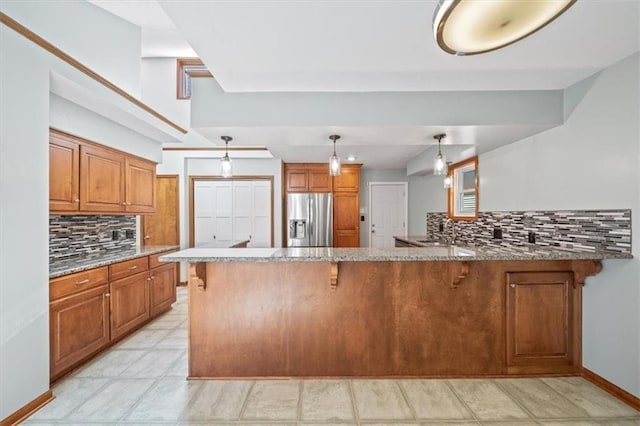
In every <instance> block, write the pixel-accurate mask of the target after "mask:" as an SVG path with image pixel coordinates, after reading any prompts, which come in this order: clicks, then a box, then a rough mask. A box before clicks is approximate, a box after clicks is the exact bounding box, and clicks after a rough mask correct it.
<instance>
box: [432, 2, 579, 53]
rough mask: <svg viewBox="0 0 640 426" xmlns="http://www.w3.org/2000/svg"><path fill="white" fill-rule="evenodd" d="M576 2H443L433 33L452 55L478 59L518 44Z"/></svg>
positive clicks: (436, 15) (434, 18) (436, 16)
mask: <svg viewBox="0 0 640 426" xmlns="http://www.w3.org/2000/svg"><path fill="white" fill-rule="evenodd" d="M575 2H576V0H491V1H487V0H440V2H439V3H438V7H437V8H436V11H435V13H434V15H433V33H434V36H435V38H436V41H437V42H438V45H439V46H440V48H441V49H442V50H444V51H445V52H447V53H450V54H452V55H458V56H464V55H477V54H478V53H485V52H490V51H492V50H496V49H500V48H502V47H505V46H508V45H510V44H512V43H515V42H517V41H519V40H522V39H523V38H525V37H527V36H529V35H531V34H533V33H535V32H536V31H538V30H539V29H541V28H543V27H544V26H545V25H547V24H549V23H550V22H551V21H553V20H554V19H556V18H557V17H558V16H560V15H562V13H564V12H565V11H566V10H567V9H569V8H570V7H571V6H572V5H573V4H574V3H575Z"/></svg>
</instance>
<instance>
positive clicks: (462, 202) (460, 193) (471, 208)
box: [448, 157, 478, 220]
mask: <svg viewBox="0 0 640 426" xmlns="http://www.w3.org/2000/svg"><path fill="white" fill-rule="evenodd" d="M449 176H450V177H451V181H452V184H451V187H450V188H449V202H448V216H449V218H451V219H455V220H474V219H476V218H477V217H478V157H473V158H470V159H468V160H464V161H461V162H459V163H456V164H452V165H451V166H449Z"/></svg>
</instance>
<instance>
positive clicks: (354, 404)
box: [347, 379, 360, 425]
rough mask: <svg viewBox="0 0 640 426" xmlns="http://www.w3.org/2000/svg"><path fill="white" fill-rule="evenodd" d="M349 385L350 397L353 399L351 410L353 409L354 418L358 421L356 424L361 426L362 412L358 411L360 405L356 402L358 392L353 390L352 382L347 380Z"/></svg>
mask: <svg viewBox="0 0 640 426" xmlns="http://www.w3.org/2000/svg"><path fill="white" fill-rule="evenodd" d="M347 383H348V384H349V396H350V397H351V408H352V409H353V418H354V419H355V421H356V424H357V425H359V424H360V412H359V411H358V404H357V402H356V391H355V390H354V389H353V383H352V380H351V379H349V380H347Z"/></svg>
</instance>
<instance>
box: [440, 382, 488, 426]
mask: <svg viewBox="0 0 640 426" xmlns="http://www.w3.org/2000/svg"><path fill="white" fill-rule="evenodd" d="M444 384H445V385H446V386H447V387H448V388H449V390H450V391H451V392H452V393H453V396H454V397H455V398H456V399H457V400H458V401H460V404H462V406H463V407H464V408H465V410H467V412H468V413H469V414H471V417H472V418H473V420H474V421H475V422H477V423H478V424H480V419H479V418H478V415H477V414H476V413H475V411H473V410H472V409H471V407H469V405H468V404H467V403H466V401H465V400H464V398H462V396H460V395H458V392H456V389H455V387H454V386H453V385H452V384H451V382H450V381H449V380H444Z"/></svg>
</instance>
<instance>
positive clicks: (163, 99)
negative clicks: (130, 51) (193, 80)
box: [141, 58, 191, 129]
mask: <svg viewBox="0 0 640 426" xmlns="http://www.w3.org/2000/svg"><path fill="white" fill-rule="evenodd" d="M141 73H142V74H141V75H142V81H141V84H142V100H143V101H144V103H146V104H147V105H149V106H150V107H151V108H153V109H155V110H156V111H158V112H159V113H160V114H163V115H164V116H166V117H168V118H169V119H170V120H173V121H174V122H175V123H177V124H178V125H180V126H182V127H184V128H187V129H188V128H189V127H190V123H191V101H190V100H189V99H176V91H177V87H176V86H177V80H176V58H144V59H142V65H141Z"/></svg>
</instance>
